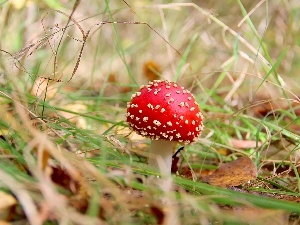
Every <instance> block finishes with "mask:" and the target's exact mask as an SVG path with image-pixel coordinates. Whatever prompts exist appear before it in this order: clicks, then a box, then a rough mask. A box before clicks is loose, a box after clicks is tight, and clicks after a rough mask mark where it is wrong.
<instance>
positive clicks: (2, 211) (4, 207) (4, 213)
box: [0, 191, 17, 220]
mask: <svg viewBox="0 0 300 225" xmlns="http://www.w3.org/2000/svg"><path fill="white" fill-rule="evenodd" d="M0 199H1V200H0V219H2V220H8V219H9V217H10V214H11V210H13V207H14V206H15V205H16V204H17V200H16V199H15V198H14V197H13V196H12V195H10V194H8V193H5V192H3V191H0Z"/></svg>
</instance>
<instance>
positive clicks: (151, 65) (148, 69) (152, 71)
mask: <svg viewBox="0 0 300 225" xmlns="http://www.w3.org/2000/svg"><path fill="white" fill-rule="evenodd" d="M160 73H161V70H160V67H159V65H158V64H157V63H156V62H154V61H152V60H150V61H147V62H145V64H144V75H145V77H147V78H148V80H149V81H153V80H157V79H159V74H160Z"/></svg>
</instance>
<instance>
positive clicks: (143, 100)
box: [126, 80, 204, 175]
mask: <svg viewBox="0 0 300 225" xmlns="http://www.w3.org/2000/svg"><path fill="white" fill-rule="evenodd" d="M126 120H127V122H128V124H129V126H130V128H131V129H132V130H134V131H135V132H137V133H138V134H140V135H142V136H144V137H149V138H150V139H151V145H150V151H149V153H150V157H149V160H148V164H149V166H151V167H152V168H159V169H160V172H161V174H163V175H169V174H170V173H171V164H172V154H173V146H174V144H175V143H180V144H190V143H192V142H194V141H195V140H196V139H197V138H198V137H199V135H200V134H201V132H202V130H203V128H204V126H203V122H202V121H203V116H202V114H201V112H200V109H199V105H198V103H197V102H196V100H195V98H194V96H193V95H192V94H191V93H190V92H189V91H188V90H186V89H185V88H183V87H180V86H179V85H178V84H176V83H174V82H170V81H166V80H154V81H150V82H149V83H148V85H146V86H145V85H143V86H141V88H140V90H139V91H137V92H136V93H134V94H133V95H132V97H131V101H130V102H128V103H127V113H126ZM151 156H152V157H151Z"/></svg>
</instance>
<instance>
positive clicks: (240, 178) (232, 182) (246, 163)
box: [202, 156, 257, 187]
mask: <svg viewBox="0 0 300 225" xmlns="http://www.w3.org/2000/svg"><path fill="white" fill-rule="evenodd" d="M256 178H257V169H256V166H255V165H254V163H253V162H252V160H251V159H250V158H249V157H246V156H245V157H241V158H238V159H237V160H235V161H232V162H229V163H225V164H223V165H221V166H220V167H219V168H218V169H217V170H216V171H214V172H213V173H212V174H211V175H208V176H205V177H203V179H202V181H204V182H206V183H209V184H211V185H214V186H220V187H229V186H239V185H241V184H243V183H245V182H248V181H249V180H254V179H256Z"/></svg>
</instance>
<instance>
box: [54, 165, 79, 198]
mask: <svg viewBox="0 0 300 225" xmlns="http://www.w3.org/2000/svg"><path fill="white" fill-rule="evenodd" d="M51 170H52V173H51V180H52V181H53V182H54V183H56V184H57V185H59V186H61V187H63V188H65V189H66V190H69V191H70V192H71V193H73V194H77V193H78V191H79V189H80V185H79V183H78V181H76V180H74V179H73V178H72V177H71V176H70V175H69V174H68V172H67V171H66V170H63V169H62V168H60V167H51Z"/></svg>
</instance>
